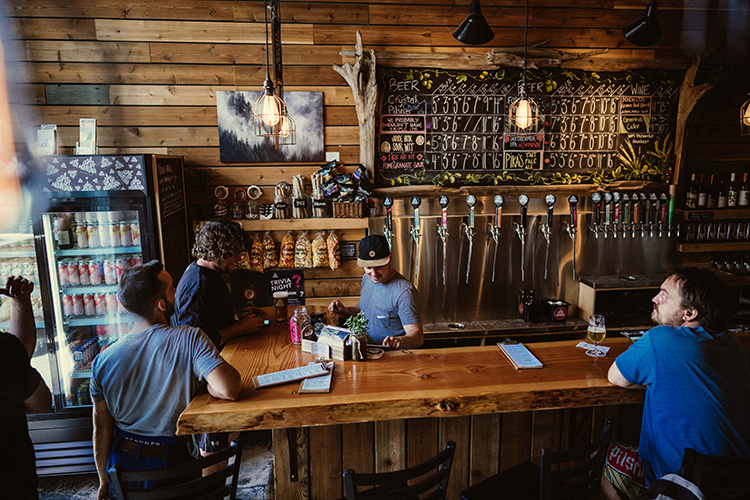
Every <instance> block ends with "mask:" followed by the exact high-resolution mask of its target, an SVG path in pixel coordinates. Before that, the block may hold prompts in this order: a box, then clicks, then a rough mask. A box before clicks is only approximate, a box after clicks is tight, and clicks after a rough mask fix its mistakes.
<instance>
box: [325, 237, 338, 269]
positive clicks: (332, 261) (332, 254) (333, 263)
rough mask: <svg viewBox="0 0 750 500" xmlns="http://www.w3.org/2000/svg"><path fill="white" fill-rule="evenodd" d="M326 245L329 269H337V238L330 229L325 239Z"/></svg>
mask: <svg viewBox="0 0 750 500" xmlns="http://www.w3.org/2000/svg"><path fill="white" fill-rule="evenodd" d="M326 243H327V246H328V265H329V266H330V267H331V271H334V270H336V269H338V267H339V266H340V265H341V253H340V252H339V238H338V237H337V236H336V234H335V233H334V232H333V231H331V234H329V235H328V239H327V240H326Z"/></svg>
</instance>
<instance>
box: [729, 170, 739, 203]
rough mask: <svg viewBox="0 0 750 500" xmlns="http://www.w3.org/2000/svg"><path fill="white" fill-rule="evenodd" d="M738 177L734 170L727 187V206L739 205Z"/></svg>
mask: <svg viewBox="0 0 750 500" xmlns="http://www.w3.org/2000/svg"><path fill="white" fill-rule="evenodd" d="M737 189H738V187H737V178H736V177H735V174H734V172H732V175H731V177H730V178H729V187H728V188H727V208H736V207H737Z"/></svg>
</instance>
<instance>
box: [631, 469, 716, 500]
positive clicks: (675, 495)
mask: <svg viewBox="0 0 750 500" xmlns="http://www.w3.org/2000/svg"><path fill="white" fill-rule="evenodd" d="M705 498H706V497H705V496H704V495H703V492H701V489H700V488H698V487H697V486H696V485H695V484H693V483H691V482H690V481H688V480H687V479H685V478H684V477H682V476H680V475H678V474H665V475H664V476H662V477H661V479H659V480H657V481H656V482H655V483H654V484H653V485H652V486H651V487H650V488H649V489H648V490H646V491H644V492H643V493H641V495H639V496H638V500H705Z"/></svg>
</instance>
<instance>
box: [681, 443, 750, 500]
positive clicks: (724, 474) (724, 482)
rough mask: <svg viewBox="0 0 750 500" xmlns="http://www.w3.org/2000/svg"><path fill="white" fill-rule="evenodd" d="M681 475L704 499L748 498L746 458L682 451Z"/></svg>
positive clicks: (748, 463)
mask: <svg viewBox="0 0 750 500" xmlns="http://www.w3.org/2000/svg"><path fill="white" fill-rule="evenodd" d="M682 476H683V477H684V478H685V479H687V480H688V481H691V482H692V483H693V484H695V485H696V486H698V487H699V488H700V489H701V491H702V492H703V494H704V495H705V496H706V498H707V499H708V500H713V499H717V500H730V499H731V500H735V499H736V500H740V499H744V500H747V499H750V480H749V479H748V478H750V458H735V457H711V456H708V455H704V454H702V453H698V452H697V451H695V450H693V449H692V448H685V456H684V457H683V459H682Z"/></svg>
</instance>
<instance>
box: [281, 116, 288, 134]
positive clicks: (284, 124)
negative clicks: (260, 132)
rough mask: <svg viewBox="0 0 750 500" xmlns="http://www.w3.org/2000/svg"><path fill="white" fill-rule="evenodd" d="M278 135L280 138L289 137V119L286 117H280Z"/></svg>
mask: <svg viewBox="0 0 750 500" xmlns="http://www.w3.org/2000/svg"><path fill="white" fill-rule="evenodd" d="M279 135H280V136H281V137H289V119H288V118H287V117H286V116H282V117H281V127H280V130H279Z"/></svg>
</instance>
